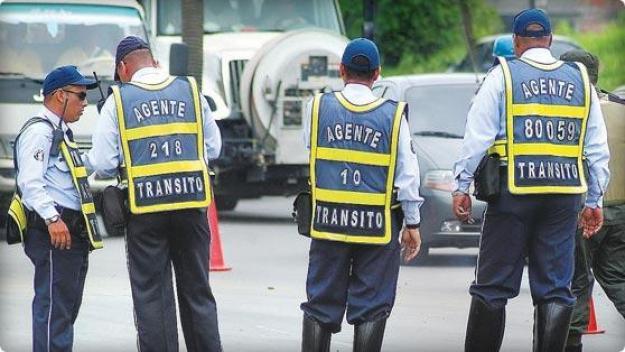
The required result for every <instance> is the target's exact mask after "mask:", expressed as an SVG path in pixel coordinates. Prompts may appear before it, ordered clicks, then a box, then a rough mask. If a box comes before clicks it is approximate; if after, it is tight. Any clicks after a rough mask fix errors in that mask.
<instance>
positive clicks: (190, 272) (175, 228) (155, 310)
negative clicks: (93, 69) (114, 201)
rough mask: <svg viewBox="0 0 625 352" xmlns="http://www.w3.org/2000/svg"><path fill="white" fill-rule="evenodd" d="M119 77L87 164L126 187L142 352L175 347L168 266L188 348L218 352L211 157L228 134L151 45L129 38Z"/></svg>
mask: <svg viewBox="0 0 625 352" xmlns="http://www.w3.org/2000/svg"><path fill="white" fill-rule="evenodd" d="M115 77H116V80H120V81H121V82H122V83H120V84H119V85H117V86H113V88H112V90H113V94H111V95H110V96H109V97H108V99H107V100H106V102H105V103H104V105H103V107H102V111H101V116H100V119H99V121H98V126H97V129H96V133H94V135H93V149H92V150H91V151H90V152H89V158H88V161H89V163H90V164H91V166H92V167H93V168H94V170H95V172H96V173H97V174H98V175H100V176H109V177H110V176H116V175H118V174H119V170H120V167H123V172H122V173H121V174H122V177H124V178H125V179H126V181H127V182H128V203H129V207H130V217H129V221H128V227H127V236H126V243H127V256H128V271H129V276H130V286H131V290H132V298H133V302H134V311H135V324H136V328H137V332H138V349H139V350H140V351H178V332H177V327H176V325H177V324H176V307H175V300H174V290H173V285H172V277H171V271H172V270H171V267H172V263H173V268H174V271H175V274H176V286H177V287H176V288H177V293H178V304H179V309H180V320H181V323H182V330H183V332H184V337H185V343H186V347H187V351H220V350H221V342H220V337H219V331H218V324H217V309H216V304H215V298H214V297H213V293H212V291H211V288H210V285H209V279H208V274H209V267H208V261H209V242H210V233H209V228H208V221H207V217H206V208H207V206H208V205H209V204H210V202H211V199H212V194H211V186H210V182H209V176H208V166H207V165H208V160H209V159H214V158H216V157H217V156H219V151H220V149H221V136H220V134H219V128H218V127H217V125H216V123H215V120H214V119H213V118H212V116H211V113H210V109H209V106H208V103H207V102H206V100H205V99H204V98H203V97H202V96H201V94H200V92H199V91H198V88H197V85H196V83H195V80H193V78H190V77H172V76H169V75H168V74H166V73H165V72H163V71H161V69H160V68H159V67H158V64H157V62H156V61H155V60H154V58H153V57H152V53H151V50H150V47H149V45H148V44H147V43H146V42H145V41H143V40H142V39H140V38H137V37H133V36H129V37H126V38H124V39H122V40H121V42H120V43H119V44H118V47H117V52H116V72H115Z"/></svg>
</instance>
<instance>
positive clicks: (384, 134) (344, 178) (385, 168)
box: [310, 92, 406, 245]
mask: <svg viewBox="0 0 625 352" xmlns="http://www.w3.org/2000/svg"><path fill="white" fill-rule="evenodd" d="M405 107H406V104H405V103H396V102H393V101H390V100H385V99H378V100H376V101H374V102H372V103H369V104H366V105H353V104H351V103H350V102H348V101H347V99H345V98H344V97H343V95H342V94H341V93H338V92H337V93H328V94H319V95H317V96H315V98H314V100H313V111H312V121H311V139H310V181H311V195H312V212H313V214H312V221H311V231H310V234H311V237H313V238H317V239H326V240H334V241H342V242H351V243H362V244H380V245H384V244H387V243H388V242H389V241H390V240H391V231H392V229H391V208H392V207H395V206H398V205H394V204H392V202H393V182H394V178H395V164H396V160H397V149H398V142H399V126H400V121H401V118H402V114H403V112H404V110H405Z"/></svg>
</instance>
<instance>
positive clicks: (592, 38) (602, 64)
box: [573, 12, 625, 91]
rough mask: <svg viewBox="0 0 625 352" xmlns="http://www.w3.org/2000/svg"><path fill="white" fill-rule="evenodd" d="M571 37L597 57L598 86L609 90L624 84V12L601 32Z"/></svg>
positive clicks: (578, 34) (577, 34)
mask: <svg viewBox="0 0 625 352" xmlns="http://www.w3.org/2000/svg"><path fill="white" fill-rule="evenodd" d="M573 38H574V39H575V40H576V41H578V42H579V44H581V46H582V47H583V48H584V49H585V50H587V51H589V52H591V53H593V54H595V55H597V56H598V57H599V83H598V85H599V87H601V88H603V89H606V90H608V91H609V90H612V89H614V88H616V87H618V86H621V85H624V84H625V12H622V13H621V14H620V16H619V17H618V19H617V20H616V21H614V22H612V23H610V24H609V25H607V26H606V27H605V28H603V30H602V31H601V32H586V33H576V34H574V35H573Z"/></svg>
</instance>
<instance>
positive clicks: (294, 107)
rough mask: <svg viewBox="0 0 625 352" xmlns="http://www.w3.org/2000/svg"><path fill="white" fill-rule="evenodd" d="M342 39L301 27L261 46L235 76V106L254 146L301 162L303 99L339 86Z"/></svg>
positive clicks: (282, 160)
mask: <svg viewBox="0 0 625 352" xmlns="http://www.w3.org/2000/svg"><path fill="white" fill-rule="evenodd" d="M346 45H347V39H346V38H345V37H342V36H340V35H338V34H336V33H332V32H328V31H323V30H317V29H303V30H298V31H292V32H286V33H284V34H283V35H281V36H279V37H276V38H275V39H273V40H272V41H270V42H268V43H267V44H266V45H264V46H263V47H262V48H261V50H259V51H258V52H257V53H256V55H255V56H254V57H253V58H252V59H251V60H250V61H249V62H248V63H247V65H246V66H245V70H244V72H243V76H242V79H241V86H240V95H241V110H242V113H243V115H244V117H245V118H246V119H247V121H248V123H249V124H250V126H251V127H252V130H253V133H254V137H255V138H256V139H257V140H258V142H259V144H260V147H261V148H263V150H264V151H265V152H266V153H267V154H268V155H271V156H272V158H273V162H274V163H276V164H306V163H308V152H307V151H306V148H305V146H304V143H303V141H302V121H303V120H304V113H305V109H306V103H307V102H308V100H309V99H310V98H311V97H312V96H313V95H314V94H316V93H318V92H329V91H336V90H340V89H342V87H343V82H342V80H341V78H340V77H339V64H340V61H341V55H342V54H343V50H344V49H345V46H346Z"/></svg>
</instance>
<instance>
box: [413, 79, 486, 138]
mask: <svg viewBox="0 0 625 352" xmlns="http://www.w3.org/2000/svg"><path fill="white" fill-rule="evenodd" d="M476 89H477V85H476V84H441V85H424V86H416V87H411V88H409V89H408V90H406V101H407V102H408V106H409V107H410V109H409V119H410V132H411V133H412V134H415V133H416V134H422V135H428V134H430V135H434V134H435V133H438V134H439V135H441V136H443V137H444V136H448V137H456V138H461V137H462V136H464V127H465V122H466V118H467V112H468V111H469V106H470V104H471V99H472V98H473V96H474V95H475V91H476ZM432 132H433V133H434V134H432Z"/></svg>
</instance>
